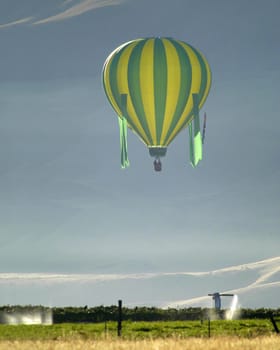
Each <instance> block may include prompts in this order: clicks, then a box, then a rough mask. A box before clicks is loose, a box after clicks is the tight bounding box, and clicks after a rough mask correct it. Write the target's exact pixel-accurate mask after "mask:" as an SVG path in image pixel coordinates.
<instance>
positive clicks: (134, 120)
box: [116, 41, 148, 143]
mask: <svg viewBox="0 0 280 350" xmlns="http://www.w3.org/2000/svg"><path fill="white" fill-rule="evenodd" d="M138 43H139V41H134V42H132V43H130V45H128V46H127V47H125V49H124V50H123V51H122V52H121V53H120V57H119V60H118V65H117V75H116V80H117V86H118V91H119V94H127V107H126V112H127V114H126V117H127V121H128V124H129V125H131V126H132V128H133V129H134V130H135V132H136V133H137V134H138V135H139V137H140V138H141V139H142V140H143V141H144V142H145V143H147V142H148V140H147V137H146V133H145V131H144V130H143V128H142V126H141V124H140V122H139V119H138V116H137V114H136V112H135V110H134V107H133V104H132V102H131V98H130V92H129V88H128V80H127V75H128V72H127V71H128V62H129V59H130V55H131V52H132V50H133V49H134V47H135V46H136V45H137V44H138Z"/></svg>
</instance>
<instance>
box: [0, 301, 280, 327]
mask: <svg viewBox="0 0 280 350" xmlns="http://www.w3.org/2000/svg"><path fill="white" fill-rule="evenodd" d="M45 310H51V311H52V315H53V323H82V322H87V323H97V322H107V321H117V320H118V317H119V310H118V306H115V305H112V306H103V305H101V306H95V307H88V306H84V307H70V306H69V307H53V308H47V307H44V306H32V305H27V306H20V305H16V306H10V305H7V306H2V307H0V312H1V311H2V312H7V313H16V312H24V311H26V312H35V311H36V312H37V311H38V312H40V311H45ZM225 312H226V310H220V311H219V312H218V314H216V315H217V318H220V319H223V318H225ZM211 314H212V315H213V309H211V308H200V307H189V308H184V309H175V308H169V309H161V308H157V307H134V308H127V307H123V308H122V319H123V321H134V322H136V321H187V320H206V319H208V318H209V317H210V315H211ZM271 315H273V317H276V318H279V320H280V309H267V308H259V309H240V310H239V312H238V318H239V319H264V318H269V317H270V316H271Z"/></svg>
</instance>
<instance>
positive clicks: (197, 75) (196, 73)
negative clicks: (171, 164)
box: [166, 41, 201, 144]
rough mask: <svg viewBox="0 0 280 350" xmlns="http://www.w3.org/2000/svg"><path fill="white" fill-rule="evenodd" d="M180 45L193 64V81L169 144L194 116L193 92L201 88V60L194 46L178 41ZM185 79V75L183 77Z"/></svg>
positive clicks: (168, 141)
mask: <svg viewBox="0 0 280 350" xmlns="http://www.w3.org/2000/svg"><path fill="white" fill-rule="evenodd" d="M178 43H179V44H180V46H181V47H182V48H183V50H184V51H185V53H186V55H187V57H188V59H189V61H190V65H191V71H192V82H191V87H190V90H189V95H188V100H187V103H186V104H185V106H184V109H183V111H182V114H181V118H180V119H179V120H178V121H177V123H176V126H175V127H174V129H173V131H172V134H171V135H170V137H169V139H168V140H167V142H166V143H167V144H169V143H170V142H171V141H172V140H173V139H174V138H175V136H176V135H177V134H178V133H179V132H180V130H181V129H182V128H184V127H185V126H186V125H187V124H188V123H189V122H190V121H191V120H192V118H193V115H192V109H193V100H192V94H193V93H198V92H199V89H200V84H201V67H200V62H199V60H198V58H197V56H196V54H195V52H194V51H193V49H192V47H190V46H189V45H187V44H186V43H184V42H181V41H180V42H178ZM183 79H185V77H183Z"/></svg>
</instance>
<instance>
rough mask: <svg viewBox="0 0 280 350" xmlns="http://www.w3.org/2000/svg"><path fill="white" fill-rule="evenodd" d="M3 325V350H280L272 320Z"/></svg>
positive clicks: (0, 336) (0, 338) (0, 333)
mask: <svg viewBox="0 0 280 350" xmlns="http://www.w3.org/2000/svg"><path fill="white" fill-rule="evenodd" d="M116 329H117V324H116V322H108V323H106V324H105V323H97V324H55V325H50V326H41V325H28V326H27V325H17V326H11V325H10V326H9V325H0V350H4V349H5V350H6V349H13V350H17V349H22V350H25V349H26V350H27V349H28V350H33V349H42V350H44V349H48V350H56V349H57V350H59V349H61V350H68V349H95V350H101V349H102V350H106V349H108V350H167V349H175V350H185V349H188V350H200V349H201V350H202V349H203V350H214V349H215V350H220V349H222V350H233V349H234V350H235V349H236V350H251V349H252V350H253V349H254V350H264V349H267V350H280V336H277V335H275V333H274V330H273V326H272V324H271V323H270V321H269V320H234V321H211V323H210V330H211V338H209V329H208V322H207V321H204V322H200V321H177V322H123V329H122V337H121V338H119V337H117V330H116Z"/></svg>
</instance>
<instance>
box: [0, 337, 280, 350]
mask: <svg viewBox="0 0 280 350" xmlns="http://www.w3.org/2000/svg"><path fill="white" fill-rule="evenodd" d="M7 349H12V350H35V349H40V350H70V349H71V350H74V349H75V350H87V349H88V350H186V349H187V350H279V349H280V339H279V337H277V336H269V337H267V336H266V337H257V338H251V339H248V338H239V337H218V338H216V337H215V338H210V339H208V338H187V339H174V338H167V339H154V340H153V339H151V340H149V339H144V340H135V341H133V340H118V339H108V340H96V341H94V340H71V341H66V340H58V341H55V340H51V341H26V340H25V341H4V342H0V350H7Z"/></svg>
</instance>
